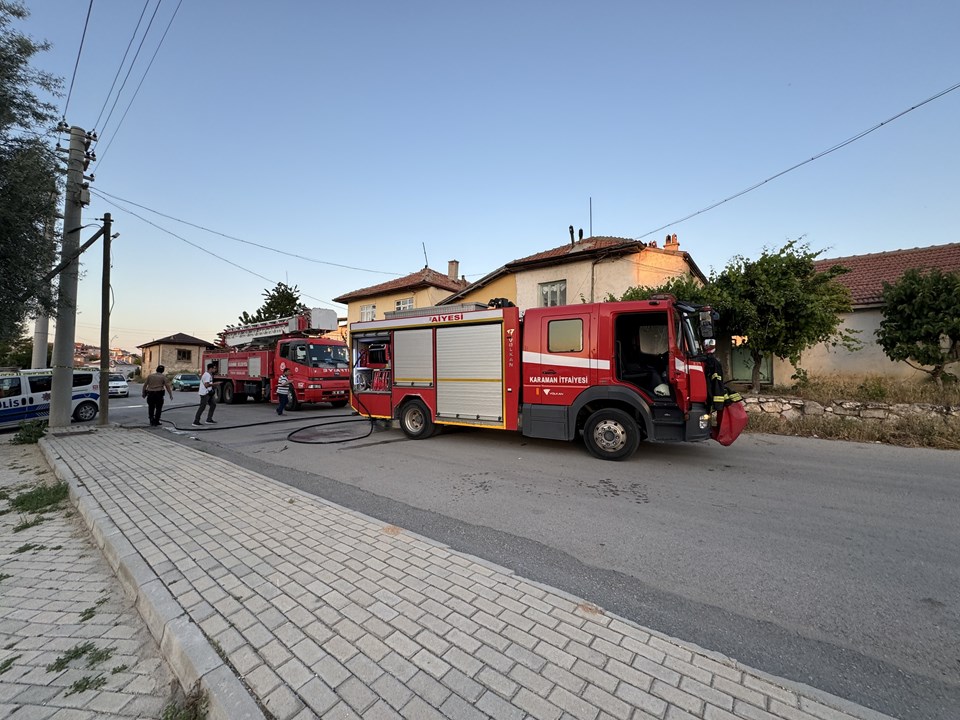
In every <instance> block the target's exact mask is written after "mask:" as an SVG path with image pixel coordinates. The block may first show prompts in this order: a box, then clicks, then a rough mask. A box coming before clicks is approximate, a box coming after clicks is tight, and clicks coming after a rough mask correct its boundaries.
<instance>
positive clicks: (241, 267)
mask: <svg viewBox="0 0 960 720" xmlns="http://www.w3.org/2000/svg"><path fill="white" fill-rule="evenodd" d="M90 192H91V193H93V194H94V195H96V196H98V197H99V198H100V199H101V200H103V201H104V202H106V203H107V204H108V205H112V206H113V207H115V208H117V209H118V210H121V211H123V212H125V213H128V214H130V215H133V216H134V217H135V218H138V219H140V220H142V221H143V222H145V223H147V225H151V226H153V227H155V228H156V229H157V230H159V231H160V232H163V233H166V234H167V235H170V236H172V237H175V238H176V239H177V240H180V241H181V242H185V243H186V244H187V245H190V246H191V247H195V248H196V249H197V250H200V251H201V252H205V253H206V254H207V255H211V256H213V257H215V258H216V259H217V260H220V261H222V262H225V263H226V264H227V265H232V266H233V267H235V268H237V269H238V270H243V271H244V272H245V273H249V274H251V275H253V276H254V277H258V278H260V279H261V280H266V281H267V282H268V283H273V284H274V285H278V284H279V281H278V280H271V279H270V278H268V277H266V276H264V275H261V274H260V273H258V272H254V271H253V270H250V269H249V268H245V267H244V266H243V265H239V264H237V263H235V262H233V261H232V260H227V258H225V257H223V256H221V255H217V254H216V253H215V252H212V251H211V250H207V249H206V248H205V247H203V246H201V245H198V244H197V243H195V242H191V241H190V240H187V239H186V238H185V237H183V236H181V235H177V234H176V233H175V232H173V231H171V230H167V229H166V228H165V227H162V226H160V225H157V224H156V223H155V222H151V221H150V220H147V219H146V218H145V217H143V216H142V215H138V214H137V213H135V212H133V211H132V210H128V209H127V208H124V207H121V206H120V205H117V204H116V203H115V202H113V201H112V200H110V199H108V198H107V197H106V196H105V195H104V194H103V193H100V192H98V191H97V190H94V189H93V188H90ZM303 295H304V296H305V297H308V298H311V299H312V300H316V301H317V302H321V303H324V304H325V305H329V306H330V307H332V308H336V309H340V307H339V306H338V305H336V304H334V303H332V302H330V301H328V300H323V299H321V298H317V297H313V295H308V294H307V293H303Z"/></svg>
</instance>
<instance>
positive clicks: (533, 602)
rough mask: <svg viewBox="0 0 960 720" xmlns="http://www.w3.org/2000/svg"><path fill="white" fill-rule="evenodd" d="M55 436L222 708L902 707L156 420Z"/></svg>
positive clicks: (282, 715) (147, 611)
mask: <svg viewBox="0 0 960 720" xmlns="http://www.w3.org/2000/svg"><path fill="white" fill-rule="evenodd" d="M42 445H43V449H44V452H45V454H46V455H47V457H48V459H49V460H50V461H51V464H52V465H53V467H54V469H55V470H56V471H57V473H58V474H59V475H61V476H62V477H64V478H66V479H68V480H69V481H70V482H71V484H72V485H73V487H74V489H75V494H76V502H77V503H78V507H79V508H80V511H81V513H82V514H83V515H84V517H85V519H86V520H87V522H88V523H89V524H91V526H92V527H93V528H94V537H95V538H96V541H97V543H98V544H100V545H101V546H102V547H103V552H104V554H105V556H106V557H107V559H108V561H109V562H110V564H111V566H113V567H114V569H115V570H116V572H117V574H118V577H119V578H120V580H121V582H123V583H124V585H125V587H127V588H128V589H129V590H130V592H136V593H137V607H138V609H140V611H141V613H142V614H143V616H144V618H145V621H146V624H147V626H148V627H149V628H150V631H151V632H152V633H153V635H154V637H157V638H158V639H159V641H160V643H161V648H162V649H163V650H164V652H165V656H166V657H167V658H168V660H169V662H170V664H171V667H172V669H173V671H174V673H176V674H177V676H178V677H179V678H180V681H181V683H182V685H183V686H184V687H189V686H190V685H191V684H192V682H193V681H199V682H200V683H201V686H202V687H204V688H205V689H206V690H207V691H208V693H209V694H210V698H211V711H210V717H211V718H217V717H223V718H229V719H230V720H240V719H241V718H246V717H250V718H260V717H274V718H278V719H279V720H289V719H296V720H302V719H305V718H314V717H323V718H374V719H376V718H406V719H407V720H414V719H416V720H419V719H421V718H517V719H518V720H519V719H521V718H536V719H537V720H569V719H572V718H578V719H579V718H585V719H586V720H599V719H601V718H603V719H609V718H617V719H619V720H650V719H656V720H687V719H690V718H700V719H702V720H854V719H858V720H874V719H876V718H882V717H885V716H882V715H880V714H879V713H876V712H873V711H870V710H868V709H866V708H862V707H859V706H856V705H853V704H852V703H848V702H845V701H843V700H840V699H838V698H835V697H832V696H829V695H826V694H825V693H821V692H819V691H817V690H814V689H812V688H808V687H805V686H801V685H798V684H795V683H791V682H789V681H786V680H780V679H777V678H773V677H770V676H768V675H765V674H763V673H761V672H758V671H755V670H752V669H750V668H748V667H745V666H743V665H741V664H739V663H737V662H735V661H734V660H731V659H729V658H726V657H723V656H720V655H717V654H715V653H710V652H707V651H704V650H702V649H700V648H697V647H694V646H691V645H688V644H686V643H683V642H682V641H679V640H676V639H673V638H669V637H665V636H663V635H661V634H658V633H656V632H654V631H652V630H649V629H646V628H643V627H640V626H638V625H636V624H634V623H632V622H629V621H627V620H625V619H623V618H619V617H617V616H614V615H611V614H609V613H607V612H605V611H604V610H602V609H601V608H599V607H596V606H594V605H593V604H591V603H590V602H589V598H587V599H580V598H574V597H571V596H569V595H566V594H564V593H562V592H560V591H558V590H556V589H553V588H549V587H546V586H543V585H540V584H537V583H534V582H531V581H528V580H526V579H524V578H522V577H519V576H517V575H516V574H514V573H512V572H511V571H509V570H507V569H504V568H502V567H498V566H495V565H492V564H490V563H487V562H484V561H482V560H480V559H477V558H473V557H470V556H466V555H464V554H461V553H457V552H454V551H452V550H451V549H450V548H448V547H446V546H444V545H442V544H440V543H436V542H433V541H431V540H429V539H426V538H423V537H420V536H417V535H414V534H411V533H409V532H407V531H405V530H403V529H402V528H398V527H394V526H390V525H385V524H383V523H381V522H378V521H376V520H375V519H372V518H369V517H366V516H363V515H360V514H358V513H355V512H352V511H348V510H345V509H343V508H341V507H338V506H336V505H333V504H330V503H327V502H325V501H323V500H321V499H318V498H316V497H314V496H311V495H308V494H306V493H302V492H300V491H298V490H295V489H293V488H290V487H287V486H285V485H282V484H280V483H277V482H275V481H273V480H271V479H269V478H266V477H263V476H261V475H258V474H256V473H253V472H250V471H248V470H245V469H243V468H240V467H238V466H236V465H233V464H230V463H228V462H226V461H223V460H220V459H218V458H216V457H212V456H210V455H207V454H205V453H202V452H200V451H198V450H194V449H192V448H187V447H184V446H182V445H178V444H175V443H172V442H170V441H168V440H165V439H163V437H162V436H161V434H159V433H156V432H143V431H130V430H122V429H118V428H107V429H104V428H101V429H98V430H96V431H95V432H88V433H83V434H80V433H75V432H74V433H71V432H65V433H58V434H57V435H54V436H48V438H47V439H45V440H44V441H43V444H42ZM5 582H6V581H5ZM0 587H3V586H2V585H0Z"/></svg>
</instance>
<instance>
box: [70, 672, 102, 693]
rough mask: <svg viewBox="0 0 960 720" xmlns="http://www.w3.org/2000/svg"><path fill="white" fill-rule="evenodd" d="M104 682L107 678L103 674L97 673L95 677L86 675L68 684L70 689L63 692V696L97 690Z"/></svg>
mask: <svg viewBox="0 0 960 720" xmlns="http://www.w3.org/2000/svg"><path fill="white" fill-rule="evenodd" d="M106 684H107V679H106V678H105V677H104V676H103V675H97V676H96V677H90V676H89V675H87V676H84V677H82V678H80V679H79V680H76V681H75V682H74V683H73V685H71V686H70V689H69V690H67V691H66V692H65V693H64V696H68V695H75V694H76V693H82V692H85V691H87V690H99V689H100V688H102V687H103V686H104V685H106Z"/></svg>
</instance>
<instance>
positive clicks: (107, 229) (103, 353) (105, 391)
mask: <svg viewBox="0 0 960 720" xmlns="http://www.w3.org/2000/svg"><path fill="white" fill-rule="evenodd" d="M112 227H113V226H112V221H111V218H110V213H104V214H103V275H102V277H101V298H100V420H99V421H98V424H99V425H109V424H110V242H111V241H112V240H113V238H111V237H110V233H111V232H113V230H112Z"/></svg>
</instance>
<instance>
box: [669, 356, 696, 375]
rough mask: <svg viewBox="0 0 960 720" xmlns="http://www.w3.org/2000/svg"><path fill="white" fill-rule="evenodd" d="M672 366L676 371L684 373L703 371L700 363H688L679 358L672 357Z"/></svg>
mask: <svg viewBox="0 0 960 720" xmlns="http://www.w3.org/2000/svg"><path fill="white" fill-rule="evenodd" d="M673 366H674V367H675V368H676V369H677V372H685V373H691V372H703V366H702V365H688V364H687V363H685V362H684V361H683V360H681V359H680V358H674V359H673Z"/></svg>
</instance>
